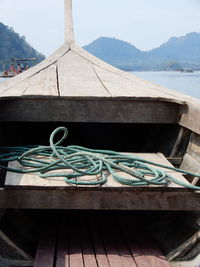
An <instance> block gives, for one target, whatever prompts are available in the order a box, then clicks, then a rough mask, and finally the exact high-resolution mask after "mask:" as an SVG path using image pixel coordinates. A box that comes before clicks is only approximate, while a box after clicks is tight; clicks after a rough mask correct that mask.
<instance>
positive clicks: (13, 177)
mask: <svg viewBox="0 0 200 267" xmlns="http://www.w3.org/2000/svg"><path fill="white" fill-rule="evenodd" d="M127 154H130V155H133V156H137V157H141V158H144V159H146V160H148V161H152V162H156V163H159V164H164V165H167V166H171V167H173V166H172V165H171V163H170V162H169V161H168V160H167V159H166V158H165V157H164V155H163V154H161V153H157V154H156V153H127ZM9 167H10V168H19V169H23V166H21V165H20V164H19V163H18V162H17V161H16V162H10V163H9ZM157 168H158V169H161V170H164V171H165V172H166V173H168V174H170V175H172V176H173V177H174V178H176V179H178V180H179V181H181V182H184V183H186V184H189V182H188V181H187V180H186V179H185V178H184V177H183V176H182V175H181V174H180V173H177V172H175V171H171V170H167V169H164V168H160V167H157ZM55 172H61V173H63V172H64V171H63V170H60V171H55ZM65 172H66V173H70V172H71V170H65ZM118 175H120V176H122V177H125V178H129V175H128V174H124V173H123V172H118ZM6 186H9V187H10V186H14V187H18V186H19V187H22V186H23V187H37V186H39V187H43V189H45V187H65V186H70V185H69V184H67V183H65V181H64V179H63V178H62V177H56V178H50V179H43V178H40V177H39V176H38V175H37V174H36V173H34V174H18V173H12V172H7V175H6V181H5V187H6ZM152 186H153V185H152ZM84 187H87V186H84ZM108 187H109V188H118V189H120V188H122V184H120V183H118V182H117V181H115V180H114V179H113V178H112V176H111V175H108V182H107V183H106V184H105V185H104V186H102V187H96V188H97V189H99V190H106V188H108ZM158 187H160V186H158ZM168 187H174V188H180V187H181V186H179V185H177V184H174V183H170V184H169V185H168ZM129 188H130V189H131V187H129Z"/></svg>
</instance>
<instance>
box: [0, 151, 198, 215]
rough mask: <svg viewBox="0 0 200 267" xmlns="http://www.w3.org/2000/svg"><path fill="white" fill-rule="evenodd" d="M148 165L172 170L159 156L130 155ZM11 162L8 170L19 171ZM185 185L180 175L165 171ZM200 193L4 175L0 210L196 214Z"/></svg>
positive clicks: (174, 187) (172, 187) (110, 180)
mask: <svg viewBox="0 0 200 267" xmlns="http://www.w3.org/2000/svg"><path fill="white" fill-rule="evenodd" d="M133 154H134V155H136V156H139V157H143V158H145V159H147V160H150V161H155V162H157V163H160V164H165V165H168V166H172V165H171V163H170V162H169V161H168V160H167V159H166V158H165V157H164V156H163V154H161V153H133ZM17 164H18V163H17V162H11V163H10V164H9V166H10V167H19V166H18V165H17ZM166 172H167V173H169V174H171V175H172V176H174V177H175V178H177V179H179V180H180V181H182V182H185V183H187V180H186V179H185V178H184V177H183V175H181V174H180V173H175V172H174V171H171V170H167V171H166ZM199 196H200V193H199V192H194V191H192V190H189V189H187V188H183V187H182V186H179V185H177V184H174V183H170V184H169V185H168V186H142V187H131V186H126V185H122V184H120V183H118V182H116V181H115V180H114V179H113V178H112V177H111V176H109V177H108V182H107V183H106V184H104V185H103V186H72V185H69V184H67V183H65V182H64V181H63V178H54V179H51V180H50V179H48V180H46V179H42V178H39V176H38V175H37V174H17V173H11V172H7V173H6V179H5V184H4V187H2V188H0V208H26V209H111V210H113V209H119V210H199Z"/></svg>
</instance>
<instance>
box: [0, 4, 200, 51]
mask: <svg viewBox="0 0 200 267" xmlns="http://www.w3.org/2000/svg"><path fill="white" fill-rule="evenodd" d="M73 7H74V8H73V13H74V29H75V39H76V43H77V44H79V45H81V46H83V45H85V44H88V43H90V42H91V41H93V40H95V39H97V38H98V37H100V36H108V37H116V38H119V39H121V40H124V41H128V42H130V43H132V44H133V45H135V46H136V47H137V48H139V49H142V50H150V49H152V48H155V47H158V46H159V45H161V44H162V43H163V42H166V41H167V40H168V39H169V38H170V37H172V36H177V37H178V36H182V35H184V34H186V33H188V32H193V31H196V32H200V0H73ZM63 10H64V0H33V1H31V0H0V22H2V23H4V24H6V25H8V26H10V27H12V28H14V30H15V31H16V32H18V33H19V34H20V35H24V36H25V37H26V40H27V41H28V42H29V43H30V44H31V45H32V46H33V47H34V48H36V49H37V50H38V51H40V52H42V53H44V54H45V55H49V54H50V53H52V52H53V51H54V50H55V49H57V48H58V47H59V46H60V45H61V44H62V43H63V42H64V33H63V32H64V14H63V13H64V11H63Z"/></svg>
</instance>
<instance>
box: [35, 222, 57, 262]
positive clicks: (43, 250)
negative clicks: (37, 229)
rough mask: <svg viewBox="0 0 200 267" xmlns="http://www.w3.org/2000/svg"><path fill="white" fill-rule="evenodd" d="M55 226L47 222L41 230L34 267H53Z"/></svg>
mask: <svg viewBox="0 0 200 267" xmlns="http://www.w3.org/2000/svg"><path fill="white" fill-rule="evenodd" d="M55 246H56V226H55V225H53V224H52V222H48V223H46V224H45V225H44V227H43V229H42V230H41V237H40V241H39V245H38V249H37V254H36V259H35V263H34V267H42V266H45V267H53V266H54V253H55V249H56V247H55Z"/></svg>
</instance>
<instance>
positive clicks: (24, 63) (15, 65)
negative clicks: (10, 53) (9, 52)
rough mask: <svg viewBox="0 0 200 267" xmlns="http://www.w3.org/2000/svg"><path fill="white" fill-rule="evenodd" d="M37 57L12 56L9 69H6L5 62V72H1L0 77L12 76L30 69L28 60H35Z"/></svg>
mask: <svg viewBox="0 0 200 267" xmlns="http://www.w3.org/2000/svg"><path fill="white" fill-rule="evenodd" d="M35 60H36V58H21V59H18V58H12V59H11V61H10V66H9V69H7V70H5V64H3V69H4V70H3V72H2V73H1V74H0V78H12V77H14V76H16V75H17V74H20V73H22V72H24V71H25V70H27V69H29V65H28V62H29V61H35Z"/></svg>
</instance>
